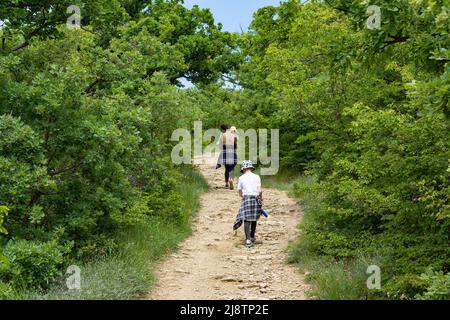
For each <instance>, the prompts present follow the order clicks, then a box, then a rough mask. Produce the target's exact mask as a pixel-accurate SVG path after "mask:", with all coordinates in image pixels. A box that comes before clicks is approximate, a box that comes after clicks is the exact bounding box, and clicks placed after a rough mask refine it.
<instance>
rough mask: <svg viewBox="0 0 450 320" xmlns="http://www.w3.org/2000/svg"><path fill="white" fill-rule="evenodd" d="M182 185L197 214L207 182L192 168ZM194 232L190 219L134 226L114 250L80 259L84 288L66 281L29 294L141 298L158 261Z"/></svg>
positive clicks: (187, 202) (32, 296)
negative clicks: (84, 260)
mask: <svg viewBox="0 0 450 320" xmlns="http://www.w3.org/2000/svg"><path fill="white" fill-rule="evenodd" d="M183 174H184V179H183V181H182V182H181V184H180V186H179V190H178V191H179V192H180V193H181V195H182V197H183V202H184V204H185V208H187V210H188V211H189V213H190V215H191V216H194V215H195V213H196V212H197V211H198V209H199V207H200V200H199V198H200V195H201V193H203V192H204V191H206V190H207V188H208V185H207V183H206V181H205V180H204V179H203V177H202V176H201V175H200V174H199V173H198V172H197V171H194V170H192V169H185V170H183ZM190 234H191V219H189V220H188V221H185V222H183V223H179V224H168V223H166V222H163V221H158V220H152V221H151V222H148V223H145V224H142V225H139V226H134V227H132V228H129V229H128V230H125V231H123V232H122V233H121V234H119V235H117V238H118V242H119V243H121V244H122V245H121V247H120V249H119V250H118V252H116V253H115V254H111V255H109V256H107V257H103V258H101V259H98V260H96V261H91V262H89V263H85V264H82V263H79V264H78V263H77V262H74V263H73V264H75V265H78V266H79V267H80V269H81V290H71V291H69V290H67V288H66V286H65V284H64V282H63V281H61V284H60V285H59V286H56V287H54V288H52V289H51V290H50V291H49V292H47V293H46V294H40V293H37V292H34V293H31V294H29V297H28V298H29V299H50V300H59V299H77V300H97V299H102V300H129V299H139V298H140V297H142V296H143V295H145V294H147V293H148V292H149V290H150V289H151V287H152V286H153V285H154V284H155V282H156V278H155V276H154V268H155V267H156V266H157V262H158V261H159V260H160V259H161V258H162V257H164V256H165V255H166V254H167V253H168V252H170V251H172V250H174V249H175V248H176V246H177V245H178V243H179V242H180V241H182V240H184V239H185V238H186V237H187V236H189V235H190Z"/></svg>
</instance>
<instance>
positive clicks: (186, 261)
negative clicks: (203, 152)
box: [147, 158, 307, 300]
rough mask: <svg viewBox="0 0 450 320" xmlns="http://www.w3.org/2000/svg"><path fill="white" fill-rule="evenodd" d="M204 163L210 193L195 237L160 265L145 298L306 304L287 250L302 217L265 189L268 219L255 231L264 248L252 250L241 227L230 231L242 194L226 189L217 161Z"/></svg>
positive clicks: (300, 279) (291, 203)
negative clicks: (287, 262)
mask: <svg viewBox="0 0 450 320" xmlns="http://www.w3.org/2000/svg"><path fill="white" fill-rule="evenodd" d="M206 160H207V161H205V162H206V163H204V164H201V165H199V167H200V170H201V172H202V173H203V175H204V176H205V178H206V180H207V181H208V184H209V185H210V191H209V192H207V193H205V194H204V195H203V196H202V199H201V204H202V206H201V209H200V211H199V213H198V217H197V218H196V219H195V221H194V226H193V235H192V236H191V237H190V238H188V239H187V240H185V241H184V242H183V243H181V245H180V247H179V249H178V250H177V251H176V252H175V253H173V254H171V255H170V256H169V257H168V258H167V259H166V260H165V261H164V262H163V263H162V264H161V265H160V267H159V271H158V272H157V276H158V279H159V282H158V284H157V285H156V286H155V287H154V289H153V291H152V292H151V293H150V294H149V295H148V296H147V299H161V300H166V299H170V300H172V299H173V300H185V299H192V300H211V299H225V300H231V299H239V300H241V299H242V300H256V299H290V300H292V299H306V295H305V290H307V285H306V284H305V283H304V280H303V275H301V274H300V273H298V272H297V270H296V269H295V267H294V266H290V265H287V264H286V259H287V253H286V248H287V246H288V243H289V241H291V240H293V239H295V237H296V235H297V224H298V222H299V219H300V218H301V211H300V208H299V207H298V205H297V204H296V202H295V201H294V200H292V199H290V198H289V197H288V196H287V195H286V193H285V192H282V191H279V190H274V189H264V190H263V192H264V207H265V209H266V210H267V211H268V212H269V214H270V216H269V219H266V218H264V217H261V219H260V221H259V223H258V227H257V229H256V238H257V240H262V241H263V243H262V244H259V245H256V246H255V247H253V248H251V249H248V248H246V247H245V246H244V245H243V239H244V234H243V227H241V228H240V229H239V230H238V231H237V233H235V232H233V231H232V226H233V223H234V219H235V217H236V214H237V211H238V209H239V205H240V198H239V195H238V194H237V191H236V190H234V191H231V190H227V189H225V188H224V183H223V169H219V170H215V169H214V161H215V160H214V159H213V158H209V159H206ZM263 178H264V177H263Z"/></svg>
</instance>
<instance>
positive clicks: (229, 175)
mask: <svg viewBox="0 0 450 320" xmlns="http://www.w3.org/2000/svg"><path fill="white" fill-rule="evenodd" d="M220 129H221V130H222V137H221V138H220V142H221V144H222V151H221V152H220V156H219V159H218V161H217V167H216V168H220V166H221V165H224V166H225V187H226V188H230V189H231V190H233V189H234V183H233V177H234V167H235V166H236V164H237V154H236V149H237V137H236V136H235V135H234V134H232V133H231V131H230V129H229V127H228V126H227V125H225V124H223V125H221V126H220Z"/></svg>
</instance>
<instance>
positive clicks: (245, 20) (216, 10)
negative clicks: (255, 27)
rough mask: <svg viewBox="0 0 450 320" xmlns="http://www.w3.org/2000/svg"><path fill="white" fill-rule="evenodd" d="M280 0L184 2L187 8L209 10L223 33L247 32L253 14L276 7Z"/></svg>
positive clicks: (194, 0) (197, 0)
mask: <svg viewBox="0 0 450 320" xmlns="http://www.w3.org/2000/svg"><path fill="white" fill-rule="evenodd" d="M279 3H280V0H184V5H185V6H186V7H187V8H189V9H190V8H192V6H194V5H196V4H197V5H198V6H199V7H200V8H209V9H211V12H212V13H213V14H214V18H215V21H216V23H217V22H221V23H222V24H223V30H224V31H230V32H240V31H241V27H242V30H244V31H247V29H248V26H249V25H250V23H251V21H252V17H253V13H254V12H256V11H257V10H258V9H259V8H262V7H266V6H278V4H279Z"/></svg>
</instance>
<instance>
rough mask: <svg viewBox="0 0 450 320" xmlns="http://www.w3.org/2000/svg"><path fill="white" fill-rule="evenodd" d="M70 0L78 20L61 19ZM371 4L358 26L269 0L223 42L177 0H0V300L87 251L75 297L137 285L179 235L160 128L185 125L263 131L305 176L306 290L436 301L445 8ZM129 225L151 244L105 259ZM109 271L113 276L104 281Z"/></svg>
mask: <svg viewBox="0 0 450 320" xmlns="http://www.w3.org/2000/svg"><path fill="white" fill-rule="evenodd" d="M73 4H75V5H77V4H78V5H79V6H80V8H81V15H82V20H81V24H82V29H75V30H73V29H68V28H67V27H66V25H65V23H66V20H67V18H68V16H69V14H67V13H66V9H67V7H68V6H69V5H73ZM371 4H374V5H378V6H379V7H380V8H381V11H382V16H381V28H380V29H368V28H367V27H366V21H367V19H368V15H367V12H366V10H367V6H368V3H367V1H360V0H355V1H353V0H352V1H347V0H345V1H344V0H342V1H341V0H333V1H309V2H307V3H305V4H301V1H299V0H287V1H284V2H282V3H281V4H280V6H279V7H266V8H263V9H260V10H259V11H258V12H257V13H256V14H255V16H254V21H253V23H252V26H251V29H250V31H249V32H247V33H244V34H242V35H241V36H240V37H239V36H238V35H236V34H230V33H227V32H222V31H221V28H220V25H219V26H218V25H215V24H214V19H213V17H212V15H211V13H210V12H209V11H208V10H200V9H199V8H197V7H194V8H193V9H192V10H188V9H186V8H184V7H183V6H182V5H181V4H180V1H177V0H174V1H163V0H154V1H150V0H148V1H135V0H90V1H73V0H70V1H69V0H62V1H53V0H48V1H37V0H30V1H26V3H25V2H23V1H16V0H8V1H2V2H1V4H0V20H1V21H4V22H5V23H6V26H5V27H4V28H3V29H1V30H2V31H1V32H2V47H1V49H0V232H1V233H2V235H0V241H1V243H0V245H1V250H2V255H1V256H0V289H1V290H0V292H2V294H3V296H0V297H1V298H5V297H6V298H14V297H21V294H22V293H23V292H25V291H30V290H32V291H39V294H38V293H36V294H35V295H37V296H39V297H41V295H42V294H43V295H44V297H55V296H56V297H61V295H63V296H64V293H61V292H59V291H58V290H59V289H55V288H52V289H50V291H48V289H49V288H50V287H52V286H51V284H52V282H53V281H54V280H56V279H59V277H60V276H61V275H62V272H63V271H64V268H65V267H66V266H67V264H68V262H69V261H78V262H80V263H87V265H88V262H89V261H93V259H94V258H95V264H94V265H90V267H89V266H87V265H86V267H85V268H87V270H88V279H89V283H90V284H89V288H90V289H89V290H90V291H89V292H87V293H86V292H85V293H83V294H82V296H78V297H81V298H99V297H100V298H101V297H103V298H127V297H130V296H132V295H134V294H139V293H142V292H144V291H145V288H143V287H142V286H141V285H140V284H139V283H147V280H148V279H150V278H151V277H150V278H147V276H146V274H143V273H142V272H141V271H142V270H144V268H145V267H143V266H144V265H145V261H147V260H148V259H149V260H152V259H153V258H152V257H159V256H161V255H162V254H164V252H165V250H167V249H169V248H171V247H173V245H174V243H176V241H177V239H180V238H182V237H183V236H184V235H185V234H186V232H187V231H186V225H187V222H186V221H187V219H188V217H189V214H190V212H192V210H190V209H188V208H187V207H186V204H187V203H189V202H190V201H191V200H187V199H194V198H195V196H194V195H186V194H184V192H186V190H194V189H190V188H188V187H184V188H181V189H180V184H179V182H180V181H183V180H186V177H185V176H183V175H186V172H184V173H183V172H180V170H179V168H176V167H174V166H173V165H172V163H171V161H170V158H169V155H170V150H171V146H172V144H171V142H170V136H171V133H172V132H173V130H174V129H176V128H182V127H185V128H191V127H192V123H193V121H194V120H199V119H201V120H202V121H203V127H204V128H205V129H206V128H214V127H218V126H219V124H221V123H223V122H224V121H225V122H228V123H229V124H232V125H236V126H238V127H240V128H242V129H248V128H254V129H258V128H267V129H270V128H275V129H280V134H281V136H280V139H281V141H280V153H281V165H282V167H283V169H284V170H285V171H284V174H285V175H288V176H291V177H292V176H295V177H297V176H298V175H299V174H301V173H303V174H305V175H306V178H301V179H300V180H299V182H298V183H297V184H296V186H295V188H294V189H295V190H294V191H295V193H296V194H297V196H299V197H300V198H301V199H302V200H303V202H304V205H305V209H306V215H305V219H304V223H303V224H302V237H301V239H300V242H299V244H298V245H297V246H296V247H295V248H294V249H293V254H292V260H293V261H295V262H297V263H299V264H303V265H305V267H306V268H308V269H309V270H311V271H312V273H311V280H312V281H313V282H314V284H315V287H316V291H315V293H314V294H315V295H317V296H318V297H325V298H335V299H339V298H392V299H398V298H411V299H412V298H416V299H433V298H439V299H448V298H449V295H450V293H449V290H448V288H449V285H448V283H449V272H450V239H449V236H450V189H449V180H450V163H449V159H450V151H449V150H450V149H449V144H450V131H449V129H450V128H449V123H450V122H449V116H450V113H449V100H448V99H449V92H450V64H449V61H450V54H449V45H450V37H449V23H448V21H449V14H450V12H449V11H450V9H449V4H448V1H446V0H438V1H431V0H430V1H426V0H425V1H407V0H396V1H392V0H377V1H374V2H373V3H371ZM225 75H226V76H225ZM181 78H186V79H188V80H190V81H192V82H193V83H194V84H196V85H197V88H196V89H189V90H180V88H179V87H178V86H179V81H180V79H181ZM225 79H226V80H228V81H231V82H235V84H236V85H237V86H238V88H239V90H233V89H230V88H228V89H227V88H225V87H224V86H223V84H224V81H225ZM224 117H226V119H224ZM286 170H288V171H286ZM188 180H189V179H188ZM193 180H195V179H193ZM281 180H283V179H281ZM276 183H280V182H276ZM281 184H282V183H281ZM283 186H284V185H283ZM149 223H150V226H151V227H149ZM160 225H164V226H165V228H159V227H158V226H160ZM147 227H148V228H147ZM133 228H137V229H139V230H141V231H142V230H147V231H148V233H149V234H150V235H151V237H153V236H154V237H157V240H158V241H155V243H156V244H155V247H151V246H150V247H151V248H152V250H154V251H152V250H150V252H155V254H150V255H149V256H147V255H146V256H145V257H146V258H145V259H137V258H136V257H137V256H139V255H140V253H142V252H147V253H148V252H149V242H148V241H149V239H152V238H151V237H144V238H139V237H138V238H133V239H134V240H130V241H132V242H133V241H135V240H136V242H138V243H141V244H142V245H139V246H137V247H136V248H135V249H133V250H131V249H130V250H131V251H132V252H135V253H136V254H134V253H132V252H131V253H130V255H131V256H127V255H126V254H123V253H124V252H126V251H127V250H128V249H129V248H128V249H127V248H125V249H124V247H123V246H121V245H122V244H123V242H122V241H121V240H120V239H121V236H124V235H126V234H127V232H130V230H137V229H133ZM166 228H172V230H176V232H174V236H173V237H169V238H166V233H167V230H168V229H166ZM6 231H8V233H7V234H6ZM120 235H121V236H120ZM141 235H142V234H141ZM122 239H123V238H122ZM3 256H5V257H6V258H7V259H5V258H3ZM98 257H100V259H99V260H98V259H97V258H98ZM102 257H103V258H105V260H103V259H102ZM133 261H134V262H133ZM113 264H114V265H118V266H119V267H118V269H114V270H113V272H112V273H108V271H107V270H109V269H110V268H109V267H110V266H111V265H113ZM371 264H377V265H379V266H380V267H381V270H382V288H381V290H378V291H373V290H367V288H366V287H365V284H366V283H365V279H366V278H367V275H366V274H365V271H366V268H367V266H369V265H371ZM121 266H122V267H123V268H122V267H121ZM127 266H131V267H130V268H127ZM132 266H136V268H133V267H132ZM120 270H122V271H120ZM127 270H128V271H127ZM114 271H117V272H125V273H127V272H128V273H129V274H130V277H129V278H126V279H124V281H123V282H120V281H119V282H112V283H110V286H109V285H108V284H107V283H105V279H106V278H108V277H109V276H111V274H113V275H112V277H114ZM138 275H141V276H142V278H140V276H138ZM145 279H147V280H145ZM141 280H143V282H142V281H141ZM127 284H128V287H127V290H128V291H126V292H122V293H120V292H118V291H120V290H116V289H117V288H119V287H123V286H127ZM47 291H48V292H47ZM105 292H110V294H107V295H106V296H105V295H104V294H105Z"/></svg>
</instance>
